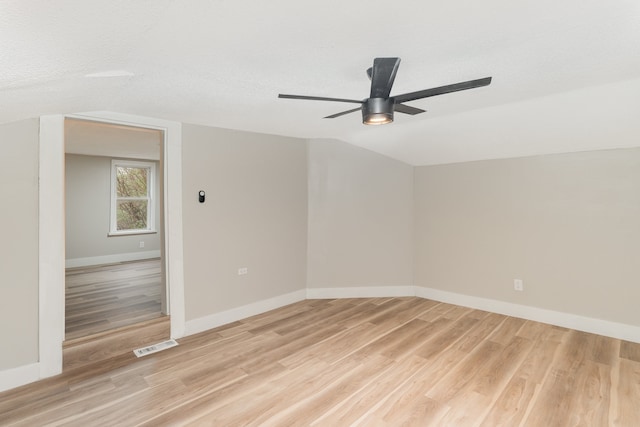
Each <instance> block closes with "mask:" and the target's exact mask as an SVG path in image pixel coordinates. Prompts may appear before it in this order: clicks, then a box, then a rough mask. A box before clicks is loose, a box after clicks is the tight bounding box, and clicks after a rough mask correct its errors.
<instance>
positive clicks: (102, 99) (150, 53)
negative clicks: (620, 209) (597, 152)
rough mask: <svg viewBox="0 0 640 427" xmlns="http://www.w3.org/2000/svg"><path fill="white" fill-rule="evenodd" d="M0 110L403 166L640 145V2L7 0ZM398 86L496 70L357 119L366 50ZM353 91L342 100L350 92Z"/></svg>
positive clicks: (0, 7)
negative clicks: (355, 103) (166, 125)
mask: <svg viewBox="0 0 640 427" xmlns="http://www.w3.org/2000/svg"><path fill="white" fill-rule="evenodd" d="M0 40H2V43H0V63H1V64H2V66H1V67H0V99H1V100H2V109H0V122H10V121H14V120H19V119H23V118H29V117H35V116H39V115H42V114H57V113H76V112H84V111H116V112H120V113H129V114H136V115H142V116H149V117H156V118H162V119H169V120H176V121H182V122H187V123H197V124H204V125H210V126H218V127H224V128H232V129H240V130H247V131H255V132H263V133H271V134H279V135H286V136H294V137H302V138H336V139H339V140H343V141H346V142H349V143H352V144H356V145H358V146H361V147H364V148H367V149H370V150H374V151H377V152H380V153H382V154H385V155H387V156H390V157H393V158H397V159H400V160H402V161H405V162H407V163H410V164H414V165H423V164H438V163H450V162H458V161H470V160H478V159H487V158H500V157H514V156H524V155H534V154H543V153H549V152H567V151H580V150H591V149H603V148H618V147H627V146H635V145H640V138H639V137H640V124H639V123H640V120H638V119H637V117H638V112H640V101H638V99H640V2H638V1H635V0H616V1H609V2H605V1H594V0H564V1H551V0H536V1H513V0H487V1H472V0H468V1H447V2H444V1H434V0H428V1H425V0H420V1H413V0H407V1H398V2H389V1H384V2H383V1H379V0H367V1H363V0H349V1H344V0H342V1H335V0H325V1H322V2H304V1H296V0H271V1H249V0H235V1H226V0H220V1H213V0H193V1H182V0H148V1H144V0H140V1H129V0H126V1H125V0H109V1H106V0H105V1H93V0H76V1H64V0H60V1H49V0H29V1H25V0H6V1H2V2H0ZM384 56H398V57H400V58H402V63H401V65H400V70H399V72H398V75H397V78H396V81H395V85H394V90H393V91H392V95H393V94H398V93H404V92H411V91H415V90H420V89H424V88H429V87H434V86H440V85H444V84H450V83H456V82H459V81H464V80H470V79H475V78H481V77H486V76H493V82H492V84H491V85H490V86H488V87H484V88H478V89H474V90H469V91H465V92H459V93H453V94H448V95H444V96H440V97H434V98H428V99H424V100H419V101H414V102H411V103H409V105H413V106H416V107H419V108H423V109H426V110H427V111H428V112H427V113H425V114H422V115H418V116H413V117H411V116H406V115H402V114H396V121H395V122H394V123H393V124H390V125H386V126H378V127H367V126H364V125H362V123H361V117H360V115H359V114H358V113H354V114H351V115H346V116H343V117H340V118H337V119H332V120H329V119H322V117H324V116H327V115H329V114H332V113H335V112H338V111H342V110H345V109H347V108H349V107H350V105H349V104H339V103H331V102H314V101H296V100H285V99H278V98H277V95H278V93H294V94H307V95H316V96H330V97H342V98H355V99H362V98H365V97H367V96H368V92H369V81H368V79H367V77H366V74H365V70H366V69H367V68H368V67H370V66H371V64H372V61H373V58H375V57H384ZM345 106H346V108H345Z"/></svg>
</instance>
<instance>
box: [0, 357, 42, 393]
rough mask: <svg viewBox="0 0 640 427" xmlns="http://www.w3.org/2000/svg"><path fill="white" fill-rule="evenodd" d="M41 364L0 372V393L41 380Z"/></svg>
mask: <svg viewBox="0 0 640 427" xmlns="http://www.w3.org/2000/svg"><path fill="white" fill-rule="evenodd" d="M40 369H41V368H40V364H39V363H31V364H29V365H24V366H18V367H17V368H11V369H5V370H4V371H0V393H1V392H3V391H6V390H10V389H12V388H16V387H20V386H21V385H25V384H29V383H32V382H34V381H38V380H39V379H40Z"/></svg>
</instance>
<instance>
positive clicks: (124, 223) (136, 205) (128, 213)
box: [116, 200, 148, 230]
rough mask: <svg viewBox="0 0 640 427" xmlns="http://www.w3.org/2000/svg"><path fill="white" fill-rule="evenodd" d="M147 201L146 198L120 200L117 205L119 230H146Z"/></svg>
mask: <svg viewBox="0 0 640 427" xmlns="http://www.w3.org/2000/svg"><path fill="white" fill-rule="evenodd" d="M147 203H148V202H147V201H146V200H126V201H123V200H119V201H118V204H117V206H116V208H117V209H116V210H117V215H118V224H117V226H118V230H146V229H147V228H148V227H147Z"/></svg>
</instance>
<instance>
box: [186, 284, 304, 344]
mask: <svg viewBox="0 0 640 427" xmlns="http://www.w3.org/2000/svg"><path fill="white" fill-rule="evenodd" d="M305 297H306V290H305V289H301V290H299V291H295V292H291V293H288V294H284V295H279V296H277V297H273V298H269V299H266V300H262V301H257V302H254V303H251V304H247V305H243V306H241V307H237V308H232V309H231V310H226V311H223V312H220V313H214V314H210V315H208V316H204V317H200V318H198V319H193V320H188V321H187V322H186V324H185V335H193V334H197V333H198V332H203V331H206V330H209V329H213V328H217V327H218V326H221V325H226V324H227V323H231V322H235V321H237V320H242V319H246V318H247V317H251V316H255V315H256V314H261V313H264V312H266V311H269V310H275V309H276V308H280V307H284V306H285V305H289V304H293V303H295V302H299V301H304V299H305Z"/></svg>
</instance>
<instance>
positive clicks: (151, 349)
mask: <svg viewBox="0 0 640 427" xmlns="http://www.w3.org/2000/svg"><path fill="white" fill-rule="evenodd" d="M177 345H178V342H177V341H176V340H168V341H162V342H160V343H158V344H153V345H150V346H147V347H142V348H138V349H136V350H133V354H135V355H136V357H142V356H148V355H149V354H153V353H157V352H159V351H162V350H166V349H168V348H171V347H175V346H177Z"/></svg>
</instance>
